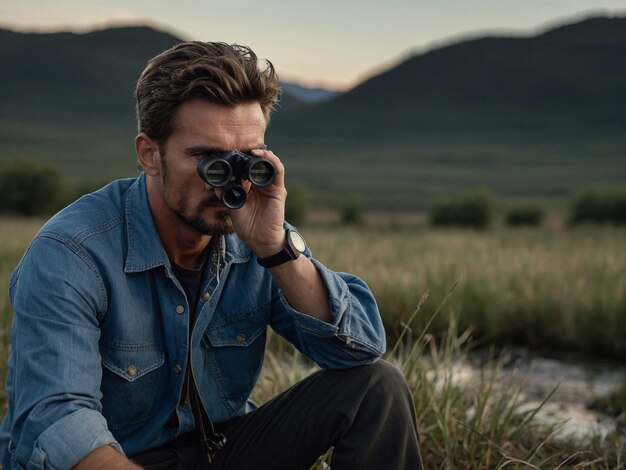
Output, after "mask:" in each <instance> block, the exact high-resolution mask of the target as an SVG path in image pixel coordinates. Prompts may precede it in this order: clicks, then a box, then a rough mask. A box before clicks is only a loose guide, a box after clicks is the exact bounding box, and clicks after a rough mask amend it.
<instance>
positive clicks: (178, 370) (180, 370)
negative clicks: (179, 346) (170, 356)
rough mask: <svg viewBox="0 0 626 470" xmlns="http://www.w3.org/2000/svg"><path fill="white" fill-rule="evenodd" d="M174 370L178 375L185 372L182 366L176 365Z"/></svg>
mask: <svg viewBox="0 0 626 470" xmlns="http://www.w3.org/2000/svg"><path fill="white" fill-rule="evenodd" d="M173 369H174V372H176V373H177V374H180V373H181V372H182V371H183V368H182V367H181V366H180V364H176V365H175V366H174V367H173Z"/></svg>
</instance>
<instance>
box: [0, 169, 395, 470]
mask: <svg viewBox="0 0 626 470" xmlns="http://www.w3.org/2000/svg"><path fill="white" fill-rule="evenodd" d="M221 245H222V246H223V250H222V256H221V258H222V260H221V265H220V269H219V275H216V273H215V270H211V269H210V266H207V268H206V269H205V273H204V274H203V276H204V277H203V281H202V286H203V289H202V292H201V294H200V296H199V299H198V305H197V306H196V311H195V312H193V313H195V315H192V316H191V317H192V318H194V317H195V318H196V321H195V325H194V326H193V335H192V338H191V362H192V367H193V371H194V375H195V377H196V381H197V386H198V389H199V392H200V396H201V399H202V402H203V403H204V405H205V407H206V408H207V410H208V413H209V415H210V416H211V418H212V420H213V421H214V422H216V423H219V422H222V421H225V420H228V419H231V418H233V417H235V416H238V415H241V414H243V413H245V412H246V411H247V410H248V407H247V406H246V403H247V399H248V397H249V395H250V392H251V391H252V388H253V387H254V385H255V383H256V381H257V378H258V376H259V372H260V369H261V365H262V362H263V354H264V347H265V340H266V330H267V326H268V325H269V326H271V327H272V329H274V330H275V331H276V332H277V333H278V334H280V335H281V336H283V337H284V338H286V339H287V340H288V341H290V342H291V343H292V344H294V345H295V347H296V348H297V349H299V350H300V351H301V352H302V353H304V354H305V355H307V356H308V357H309V358H311V359H312V360H313V361H315V362H316V363H317V364H318V365H319V366H320V367H322V368H346V367H352V366H357V365H361V364H366V363H371V362H374V361H376V360H377V359H378V358H379V357H380V356H381V355H382V354H383V352H384V349H385V339H384V330H383V326H382V323H381V319H380V315H379V313H378V308H377V306H376V303H375V300H374V298H373V296H372V294H371V292H370V290H369V289H368V287H367V286H366V285H365V283H364V282H363V281H362V280H360V279H358V278H357V277H355V276H353V275H350V274H345V273H336V272H332V271H330V270H328V269H327V268H325V267H324V266H323V265H321V264H320V263H319V262H318V261H316V260H314V259H312V262H313V263H314V264H315V267H316V268H317V270H318V271H319V273H320V275H321V277H322V279H323V282H324V283H325V285H326V287H327V289H328V292H329V303H330V307H331V310H332V322H331V323H325V322H322V321H320V320H317V319H315V318H313V317H310V316H308V315H305V314H303V313H301V312H298V311H296V310H294V309H293V308H292V307H291V306H290V305H289V304H288V302H287V301H286V299H285V297H284V296H283V295H282V292H281V290H280V289H279V287H278V286H277V284H276V283H275V282H274V280H273V279H272V276H271V275H270V273H269V272H268V271H267V270H265V269H263V268H261V267H260V266H259V265H258V264H257V262H256V258H255V256H254V254H253V253H252V252H251V250H250V248H248V247H247V246H246V245H245V244H244V243H243V242H242V241H241V240H240V239H239V238H238V237H237V236H236V235H234V234H233V235H228V236H225V237H224V238H223V239H222V243H221ZM306 256H308V257H310V256H311V253H310V252H309V251H307V252H306ZM206 264H207V265H210V263H206ZM9 293H10V299H11V302H12V304H13V309H14V318H13V325H12V329H11V343H12V352H11V355H10V358H9V371H8V377H7V395H8V398H9V409H8V413H7V415H6V416H5V418H4V420H3V422H2V425H1V426H0V456H1V458H2V464H3V467H4V468H5V469H9V468H29V469H30V468H32V469H43V468H46V469H47V468H53V469H66V468H70V467H72V466H73V465H75V464H76V463H77V462H78V461H79V460H80V459H81V458H82V457H84V456H85V455H86V454H88V453H89V452H90V451H92V450H94V449H96V448H98V447H101V446H103V445H111V446H113V447H114V448H116V449H117V450H119V451H120V452H123V453H125V454H126V455H129V456H132V455H134V454H136V453H138V452H141V451H143V450H146V449H149V448H153V447H156V446H160V445H163V444H165V443H166V442H168V441H169V440H171V439H173V438H174V437H176V436H179V435H181V434H183V433H185V432H188V431H190V430H192V429H193V427H194V423H193V417H192V413H191V409H190V407H189V405H187V406H183V407H179V406H177V405H178V403H179V399H180V395H181V389H182V385H183V378H184V375H185V374H184V371H185V368H186V367H187V357H188V354H187V351H188V347H189V339H188V334H187V333H188V327H189V325H188V321H189V318H190V315H189V313H190V312H189V311H188V310H189V306H188V303H187V299H186V297H185V294H184V291H183V289H182V287H181V285H180V283H179V282H178V280H177V279H176V277H175V276H174V274H173V273H172V268H171V265H170V262H169V260H168V257H167V254H166V253H165V251H164V249H163V246H162V244H161V241H160V238H159V235H158V233H157V231H156V227H155V225H154V221H153V219H152V215H151V212H150V208H149V205H148V198H147V193H146V182H145V176H144V175H141V176H140V177H138V178H136V179H127V180H119V181H115V182H113V183H111V184H109V185H108V186H106V187H104V188H103V189H101V190H99V191H97V192H95V193H92V194H90V195H87V196H85V197H83V198H81V199H79V200H78V201H76V202H75V203H73V204H72V205H70V206H69V207H67V208H66V209H64V210H63V211H61V212H59V213H58V214H57V215H55V216H54V217H53V218H52V219H50V221H49V222H48V223H46V224H45V225H44V226H43V227H42V229H41V230H40V232H39V233H38V234H37V236H36V237H35V239H34V240H33V241H32V243H31V245H30V246H29V248H28V250H27V251H26V253H25V255H24V257H23V258H22V260H21V262H20V263H19V265H18V266H17V268H16V269H15V271H14V272H13V274H12V276H11V279H10V282H9ZM174 413H175V414H176V416H177V418H178V419H177V420H172V419H171V417H172V416H173V414H174ZM172 423H177V424H178V425H177V426H176V427H175V428H174V427H172Z"/></svg>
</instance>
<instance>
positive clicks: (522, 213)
mask: <svg viewBox="0 0 626 470" xmlns="http://www.w3.org/2000/svg"><path fill="white" fill-rule="evenodd" d="M544 219H545V213H544V211H543V209H541V208H540V207H534V206H525V207H516V208H514V209H511V210H510V211H509V212H508V213H507V214H506V217H505V220H504V221H505V223H506V224H507V225H509V226H511V227H520V226H523V225H526V226H532V227H537V226H539V225H541V224H542V223H543V220H544Z"/></svg>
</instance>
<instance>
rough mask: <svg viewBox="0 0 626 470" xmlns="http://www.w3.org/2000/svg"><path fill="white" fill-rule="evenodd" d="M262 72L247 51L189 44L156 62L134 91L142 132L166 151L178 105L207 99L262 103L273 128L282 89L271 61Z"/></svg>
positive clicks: (213, 44) (214, 44) (221, 102)
mask: <svg viewBox="0 0 626 470" xmlns="http://www.w3.org/2000/svg"><path fill="white" fill-rule="evenodd" d="M264 63H265V67H263V68H262V67H261V64H260V61H259V60H258V59H257V56H256V54H255V53H254V52H253V51H252V50H251V49H250V48H248V47H245V46H239V45H229V44H225V43H222V42H199V41H193V42H185V43H181V44H177V45H176V46H174V47H172V48H171V49H168V50H166V51H164V52H162V53H161V54H159V55H157V56H156V57H154V58H153V59H151V60H150V61H149V62H148V64H147V65H146V68H145V69H144V71H143V72H142V73H141V76H140V77H139V80H138V81H137V88H136V89H135V99H136V112H137V129H138V131H139V132H140V133H141V132H144V133H145V134H147V135H148V137H150V138H151V139H153V140H154V141H156V142H157V144H158V145H159V146H163V145H164V144H165V141H166V140H167V138H168V137H169V136H170V134H171V133H172V132H173V130H174V125H175V122H174V121H175V119H176V113H177V111H178V108H179V106H180V105H181V104H182V103H183V102H184V101H186V100H189V99H192V98H198V97H199V98H203V99H206V100H208V101H210V102H211V103H214V104H218V105H223V106H235V105H239V104H247V103H252V102H258V103H259V104H260V105H261V110H262V111H263V115H264V116H265V121H266V123H269V118H270V114H271V112H272V110H273V108H274V106H275V104H276V103H277V101H278V98H279V95H280V87H279V85H278V78H277V76H276V72H275V70H274V67H273V66H272V64H271V62H269V61H264Z"/></svg>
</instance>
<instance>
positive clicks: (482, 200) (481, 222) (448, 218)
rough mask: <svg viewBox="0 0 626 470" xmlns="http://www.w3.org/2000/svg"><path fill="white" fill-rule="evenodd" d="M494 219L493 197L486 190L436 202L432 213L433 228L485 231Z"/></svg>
mask: <svg viewBox="0 0 626 470" xmlns="http://www.w3.org/2000/svg"><path fill="white" fill-rule="evenodd" d="M492 218H493V197H492V195H491V193H489V192H488V191H485V190H480V191H475V192H472V193H469V194H466V195H464V196H459V197H456V198H449V199H446V200H441V201H438V202H436V203H435V204H434V205H433V207H432V208H431V211H430V223H431V225H433V226H436V227H437V226H457V227H471V228H477V229H484V228H487V227H488V226H489V224H490V223H491V220H492Z"/></svg>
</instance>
